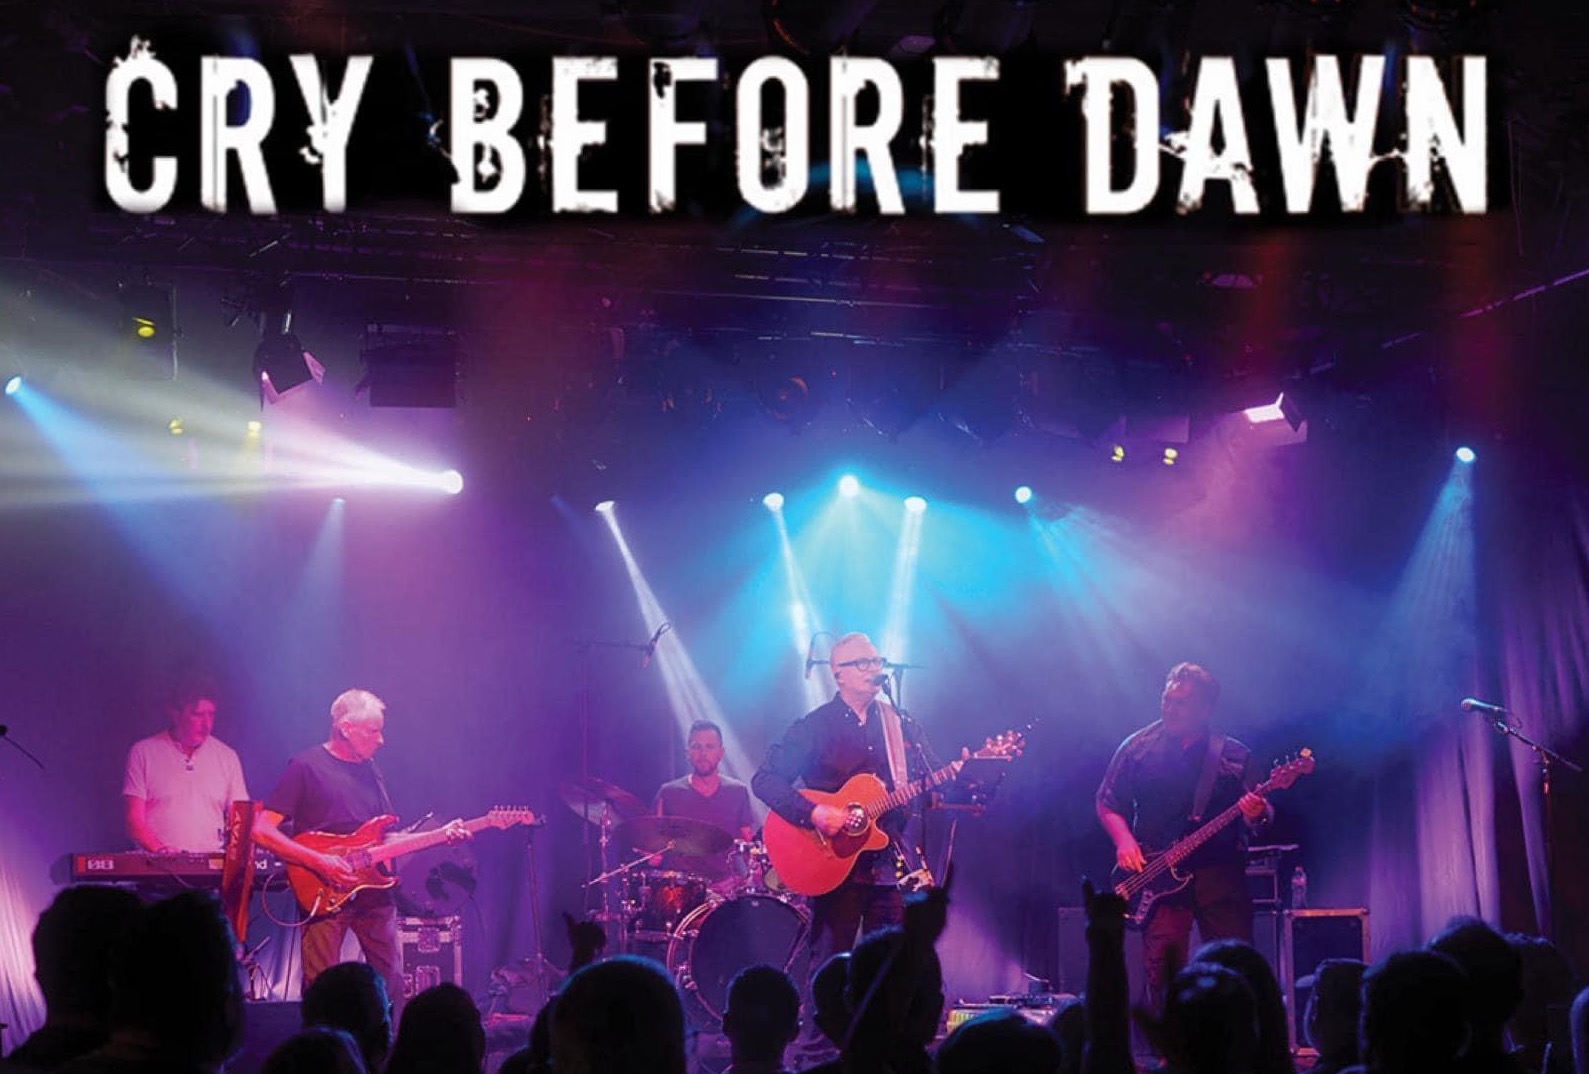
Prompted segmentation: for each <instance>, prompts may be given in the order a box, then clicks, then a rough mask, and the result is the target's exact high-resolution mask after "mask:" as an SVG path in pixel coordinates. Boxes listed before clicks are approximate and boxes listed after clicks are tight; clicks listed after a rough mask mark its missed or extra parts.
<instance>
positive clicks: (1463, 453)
mask: <svg viewBox="0 0 1589 1074" xmlns="http://www.w3.org/2000/svg"><path fill="white" fill-rule="evenodd" d="M1476 458H1478V455H1477V454H1475V453H1474V451H1473V449H1472V448H1470V447H1468V446H1467V445H1466V444H1464V445H1463V446H1462V447H1459V448H1457V461H1458V462H1472V461H1473V460H1474V459H1476Z"/></svg>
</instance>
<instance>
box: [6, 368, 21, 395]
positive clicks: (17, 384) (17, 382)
mask: <svg viewBox="0 0 1589 1074" xmlns="http://www.w3.org/2000/svg"><path fill="white" fill-rule="evenodd" d="M21 390H22V374H20V373H18V374H16V375H15V376H12V377H9V378H7V380H6V394H7V395H15V394H16V393H17V392H19V391H21Z"/></svg>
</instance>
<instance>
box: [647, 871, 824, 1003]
mask: <svg viewBox="0 0 1589 1074" xmlns="http://www.w3.org/2000/svg"><path fill="white" fill-rule="evenodd" d="M809 926H810V917H809V916H808V915H807V913H806V911H805V909H804V908H803V907H801V906H799V905H797V904H795V903H793V902H790V901H788V900H786V899H783V898H780V897H778V896H776V895H761V894H755V893H747V894H743V895H737V896H735V897H734V898H732V899H724V900H722V901H717V900H713V901H711V902H708V903H706V904H704V905H702V906H697V907H696V908H695V909H694V910H693V911H692V912H691V913H690V915H689V916H688V917H686V918H685V919H684V920H683V921H681V922H679V927H678V931H676V932H675V933H674V934H673V939H672V941H671V942H669V944H668V960H667V961H668V969H669V970H670V971H671V972H672V973H673V976H674V978H675V979H676V980H677V981H678V982H679V987H680V988H682V989H683V990H684V993H685V995H686V997H693V998H694V1001H695V1002H696V1003H698V1004H699V1005H700V1006H701V1007H702V1008H704V1009H705V1011H706V1013H707V1014H708V1015H709V1016H710V1018H712V1019H714V1020H719V1021H720V1020H721V1019H722V1017H723V1010H724V1008H726V1007H727V1006H728V984H729V982H730V981H732V980H733V979H734V977H735V975H736V974H738V973H739V971H740V970H743V969H748V968H749V967H751V966H755V965H759V964H762V963H766V964H768V965H772V966H777V967H778V968H779V969H782V970H784V971H785V972H788V970H789V967H790V966H791V965H793V964H794V961H795V958H796V956H797V955H799V953H800V948H801V945H802V944H803V943H804V942H805V939H806V931H807V929H808V927H809Z"/></svg>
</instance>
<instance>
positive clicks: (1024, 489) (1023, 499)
mask: <svg viewBox="0 0 1589 1074" xmlns="http://www.w3.org/2000/svg"><path fill="white" fill-rule="evenodd" d="M1015 502H1016V503H1021V504H1026V503H1031V502H1032V486H1031V485H1022V486H1021V487H1020V488H1018V489H1016V490H1015Z"/></svg>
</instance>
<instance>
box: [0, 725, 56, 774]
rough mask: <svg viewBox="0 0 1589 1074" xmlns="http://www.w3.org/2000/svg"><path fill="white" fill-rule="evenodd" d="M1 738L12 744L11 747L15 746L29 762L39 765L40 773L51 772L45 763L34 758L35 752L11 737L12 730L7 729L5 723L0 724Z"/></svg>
mask: <svg viewBox="0 0 1589 1074" xmlns="http://www.w3.org/2000/svg"><path fill="white" fill-rule="evenodd" d="M0 738H3V739H5V740H6V741H7V742H9V743H11V745H13V746H15V747H16V748H17V750H18V751H20V752H21V754H22V756H24V757H26V758H27V759H28V760H30V761H32V762H33V763H34V764H36V765H38V766H39V771H40V772H48V771H49V769H48V768H45V767H44V762H43V761H41V760H39V759H38V758H37V757H35V756H33V751H31V750H29V749H28V748H27V747H26V746H24V745H23V744H22V743H20V742H18V741H17V740H16V739H14V738H12V737H11V728H9V727H7V726H6V725H5V724H3V723H0Z"/></svg>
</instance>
